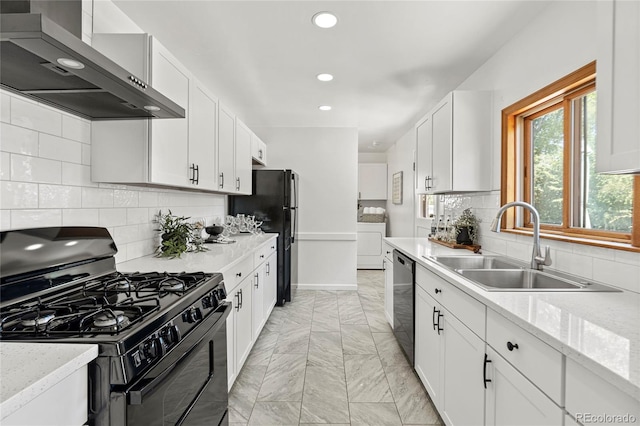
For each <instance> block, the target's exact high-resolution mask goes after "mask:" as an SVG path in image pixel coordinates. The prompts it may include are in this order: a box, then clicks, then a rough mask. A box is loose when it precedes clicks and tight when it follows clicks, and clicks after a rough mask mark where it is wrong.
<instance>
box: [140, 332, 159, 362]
mask: <svg viewBox="0 0 640 426" xmlns="http://www.w3.org/2000/svg"><path fill="white" fill-rule="evenodd" d="M162 350H163V346H162V342H161V341H160V339H158V338H157V337H153V338H151V339H149V340H147V341H146V342H144V344H143V345H142V353H143V354H144V357H145V358H147V359H148V360H152V359H154V358H157V357H158V356H160V355H162Z"/></svg>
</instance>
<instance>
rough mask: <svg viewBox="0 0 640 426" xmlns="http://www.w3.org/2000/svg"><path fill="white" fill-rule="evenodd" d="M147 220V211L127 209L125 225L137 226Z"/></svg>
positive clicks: (142, 208) (144, 209)
mask: <svg viewBox="0 0 640 426" xmlns="http://www.w3.org/2000/svg"><path fill="white" fill-rule="evenodd" d="M148 220H149V209H148V208H146V207H136V208H128V209H127V225H139V224H143V223H146V222H147V221H148Z"/></svg>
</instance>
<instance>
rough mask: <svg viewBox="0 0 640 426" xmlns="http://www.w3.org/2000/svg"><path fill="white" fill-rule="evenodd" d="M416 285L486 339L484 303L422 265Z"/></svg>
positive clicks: (419, 268)
mask: <svg viewBox="0 0 640 426" xmlns="http://www.w3.org/2000/svg"><path fill="white" fill-rule="evenodd" d="M416 285H418V286H420V287H421V288H422V289H423V290H424V291H426V292H427V294H428V295H430V296H431V297H433V298H434V299H435V300H437V301H438V302H439V303H440V304H441V305H442V306H444V307H445V308H447V310H448V311H449V312H451V313H452V314H453V315H454V316H455V317H456V318H458V319H459V320H460V321H461V322H462V323H463V324H464V325H466V326H467V327H469V328H470V329H471V331H473V332H474V333H475V334H477V335H478V336H480V338H482V339H484V334H485V332H484V330H485V310H486V309H485V306H484V305H483V304H482V303H480V302H478V301H477V300H476V299H474V298H473V297H471V296H468V295H466V294H465V293H464V292H462V290H459V289H457V288H455V287H454V286H453V285H452V284H450V283H448V282H447V281H445V280H444V279H442V278H440V277H439V276H437V275H436V274H434V273H433V272H431V271H429V270H428V269H426V268H425V267H424V266H421V265H417V266H416Z"/></svg>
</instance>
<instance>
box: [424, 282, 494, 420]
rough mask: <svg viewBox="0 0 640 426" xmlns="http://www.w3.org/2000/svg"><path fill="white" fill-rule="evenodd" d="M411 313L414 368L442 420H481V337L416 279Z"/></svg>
mask: <svg viewBox="0 0 640 426" xmlns="http://www.w3.org/2000/svg"><path fill="white" fill-rule="evenodd" d="M432 278H433V279H438V278H437V277H435V276H433V277H432ZM415 315H416V328H415V330H416V340H415V345H416V347H415V369H416V372H417V373H418V376H419V377H420V379H421V380H422V382H423V384H424V386H425V388H426V389H427V391H428V392H429V395H430V396H431V399H432V401H433V403H434V404H435V406H436V408H437V409H438V411H439V412H440V415H441V416H442V418H443V420H444V421H445V423H446V424H450V425H477V424H482V422H483V417H484V388H483V385H482V383H483V381H482V380H483V377H482V361H483V358H484V350H485V343H484V341H483V340H482V339H481V338H480V337H478V336H477V335H476V334H475V333H473V332H472V331H471V330H470V329H469V328H468V327H466V326H465V325H464V324H463V323H462V322H461V321H460V320H458V319H457V318H456V317H455V316H454V315H453V314H452V313H451V312H449V311H448V310H447V309H445V308H444V307H443V306H442V305H441V304H440V303H438V302H437V301H436V300H435V299H434V298H432V297H431V296H430V295H429V294H427V292H426V290H425V289H424V288H423V287H422V286H420V284H419V283H418V282H416V311H415Z"/></svg>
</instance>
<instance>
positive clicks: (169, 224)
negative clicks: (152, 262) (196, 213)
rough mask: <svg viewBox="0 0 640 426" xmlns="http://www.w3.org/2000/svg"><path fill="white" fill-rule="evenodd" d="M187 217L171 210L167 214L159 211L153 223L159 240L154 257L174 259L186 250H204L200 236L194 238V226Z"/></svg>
mask: <svg viewBox="0 0 640 426" xmlns="http://www.w3.org/2000/svg"><path fill="white" fill-rule="evenodd" d="M188 219H189V218H188V217H185V216H175V215H174V214H172V213H171V210H169V212H168V213H167V214H163V213H162V211H159V212H158V214H157V216H156V219H155V220H154V222H155V223H157V224H158V226H159V228H158V229H156V231H158V232H160V237H161V242H160V245H159V246H158V248H157V249H156V257H168V258H170V259H175V258H176V257H180V256H181V255H182V254H183V253H186V252H200V251H206V250H207V248H206V247H205V246H204V245H203V241H202V239H201V238H194V230H195V227H194V226H193V225H192V224H190V223H189V222H188Z"/></svg>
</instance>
